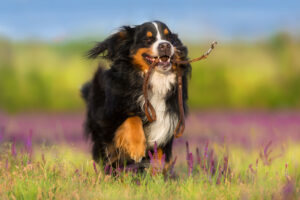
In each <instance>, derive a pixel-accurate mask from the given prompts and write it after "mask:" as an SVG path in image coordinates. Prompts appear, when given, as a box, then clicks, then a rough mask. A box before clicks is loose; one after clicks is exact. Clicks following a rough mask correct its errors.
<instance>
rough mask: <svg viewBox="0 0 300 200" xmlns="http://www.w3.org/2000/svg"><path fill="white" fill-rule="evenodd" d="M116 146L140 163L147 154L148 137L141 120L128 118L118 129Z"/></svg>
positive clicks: (136, 117)
mask: <svg viewBox="0 0 300 200" xmlns="http://www.w3.org/2000/svg"><path fill="white" fill-rule="evenodd" d="M114 144H115V146H116V147H117V148H118V149H119V150H120V151H121V152H123V153H125V154H126V155H127V156H129V157H130V158H131V159H133V160H134V161H136V162H139V161H140V160H141V159H142V158H143V157H144V156H145V153H146V137H145V133H144V130H143V122H142V120H141V118H140V117H138V116H134V117H129V118H127V119H126V120H125V121H124V122H123V123H122V124H121V126H120V127H119V128H118V129H117V131H116V134H115V137H114Z"/></svg>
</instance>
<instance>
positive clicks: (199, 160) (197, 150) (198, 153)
mask: <svg viewBox="0 0 300 200" xmlns="http://www.w3.org/2000/svg"><path fill="white" fill-rule="evenodd" d="M196 158H197V163H198V165H199V166H200V168H201V156H200V152H199V148H198V147H197V148H196Z"/></svg>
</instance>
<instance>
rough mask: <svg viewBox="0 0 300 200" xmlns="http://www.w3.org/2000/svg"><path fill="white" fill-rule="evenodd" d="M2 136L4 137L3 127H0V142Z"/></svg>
mask: <svg viewBox="0 0 300 200" xmlns="http://www.w3.org/2000/svg"><path fill="white" fill-rule="evenodd" d="M3 135H4V127H1V129H0V142H1V141H2V140H3Z"/></svg>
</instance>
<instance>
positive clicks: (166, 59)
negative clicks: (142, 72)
mask: <svg viewBox="0 0 300 200" xmlns="http://www.w3.org/2000/svg"><path fill="white" fill-rule="evenodd" d="M143 57H144V59H145V61H146V62H147V63H148V64H149V65H151V64H152V63H153V62H155V61H156V60H157V65H156V66H157V67H159V68H161V69H164V70H166V69H168V68H169V67H170V66H171V58H170V56H168V55H163V56H159V57H153V56H150V55H149V54H143Z"/></svg>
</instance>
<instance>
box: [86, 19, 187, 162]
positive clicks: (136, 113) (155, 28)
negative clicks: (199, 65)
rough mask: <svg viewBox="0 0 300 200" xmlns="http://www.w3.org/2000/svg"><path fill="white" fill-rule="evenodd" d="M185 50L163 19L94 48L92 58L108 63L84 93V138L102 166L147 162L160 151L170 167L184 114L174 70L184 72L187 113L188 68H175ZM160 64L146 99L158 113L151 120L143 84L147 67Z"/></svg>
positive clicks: (123, 30) (121, 32)
mask: <svg viewBox="0 0 300 200" xmlns="http://www.w3.org/2000/svg"><path fill="white" fill-rule="evenodd" d="M187 54H188V51H187V48H186V46H184V45H183V44H182V42H181V41H180V39H179V38H178V36H177V34H174V33H173V32H172V31H171V30H170V29H169V28H168V27H167V26H166V24H164V23H162V22H160V21H153V22H146V23H144V24H141V25H137V26H134V27H132V26H124V27H122V28H120V29H119V31H118V32H117V33H114V34H112V35H110V36H109V37H108V38H107V39H105V40H104V41H102V42H99V43H97V44H96V46H95V47H94V48H92V49H91V50H90V51H89V52H88V54H87V55H88V57H89V58H97V57H102V58H104V59H106V60H107V61H108V62H109V63H110V67H109V68H108V69H107V68H105V67H103V66H99V68H98V70H97V71H96V73H95V75H94V77H93V78H92V80H91V81H89V82H87V83H86V84H84V85H83V87H82V90H81V93H82V96H83V98H84V100H85V102H86V105H87V116H86V121H85V125H84V126H85V134H86V136H88V137H90V138H91V140H92V143H93V148H92V154H93V159H94V160H95V161H97V162H99V161H102V162H104V164H111V165H113V166H115V165H116V163H119V164H120V163H125V162H126V163H127V164H130V163H131V164H134V163H143V162H145V163H146V162H149V159H150V158H149V155H148V152H149V151H150V152H153V151H154V148H157V152H158V154H159V155H164V157H165V161H166V163H170V161H171V159H172V143H173V139H174V129H175V127H176V124H177V123H178V120H179V116H180V111H179V102H178V97H177V95H178V87H177V79H176V68H178V67H180V68H182V103H183V108H184V115H186V114H187V104H186V101H187V98H188V91H187V85H188V80H187V79H188V77H189V75H190V71H191V66H190V64H181V65H175V64H174V63H173V62H172V59H173V58H174V57H176V58H177V59H179V60H182V61H185V60H187V59H188V56H187ZM155 59H157V60H158V62H157V64H156V66H155V68H154V71H153V73H152V74H151V77H150V78H149V87H148V98H149V101H150V102H151V104H152V106H153V108H154V109H155V111H156V120H155V121H153V122H149V120H148V119H147V117H146V115H145V112H144V103H145V98H144V96H143V89H142V88H143V80H144V76H145V73H147V71H148V70H149V66H150V65H151V64H152V63H153V62H154V60H155Z"/></svg>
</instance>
